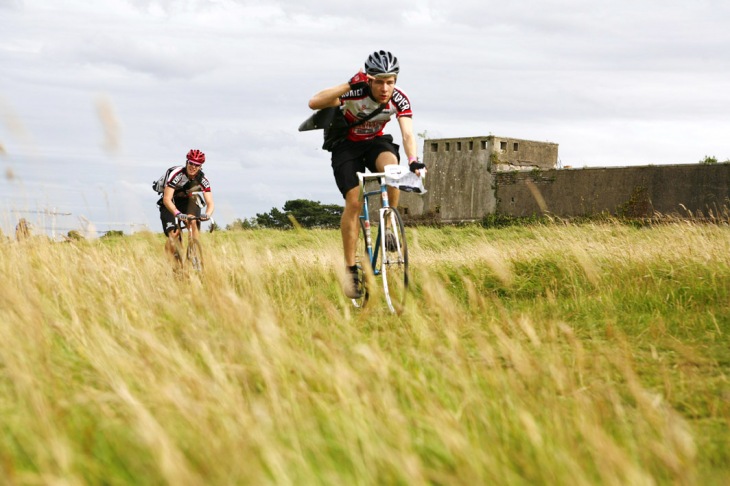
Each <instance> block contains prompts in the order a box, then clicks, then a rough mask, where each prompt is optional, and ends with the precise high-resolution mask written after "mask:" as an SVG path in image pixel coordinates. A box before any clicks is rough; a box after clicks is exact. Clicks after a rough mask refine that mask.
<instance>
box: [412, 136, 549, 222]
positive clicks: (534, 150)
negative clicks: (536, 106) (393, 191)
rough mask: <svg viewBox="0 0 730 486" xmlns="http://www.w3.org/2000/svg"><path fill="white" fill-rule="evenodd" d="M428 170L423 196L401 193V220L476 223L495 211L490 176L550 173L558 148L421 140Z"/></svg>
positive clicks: (511, 141) (493, 140) (494, 140)
mask: <svg viewBox="0 0 730 486" xmlns="http://www.w3.org/2000/svg"><path fill="white" fill-rule="evenodd" d="M423 155H424V157H423V159H424V163H425V164H426V166H427V167H428V175H427V180H426V187H427V189H428V192H427V193H426V194H425V195H423V196H420V195H412V194H401V201H400V205H399V206H400V208H401V213H402V214H403V216H404V219H407V220H408V219H427V220H437V221H442V222H453V221H462V220H475V219H481V218H483V217H484V216H485V215H486V214H491V213H494V212H495V211H496V208H497V200H496V197H495V188H494V177H493V172H494V173H496V172H497V171H499V170H506V169H512V168H515V167H517V168H522V169H524V168H554V167H555V166H556V163H557V158H558V145H557V144H554V143H545V142H535V141H531V140H522V139H515V138H506V137H497V136H494V135H489V136H485V137H464V138H450V139H429V140H425V141H424V147H423Z"/></svg>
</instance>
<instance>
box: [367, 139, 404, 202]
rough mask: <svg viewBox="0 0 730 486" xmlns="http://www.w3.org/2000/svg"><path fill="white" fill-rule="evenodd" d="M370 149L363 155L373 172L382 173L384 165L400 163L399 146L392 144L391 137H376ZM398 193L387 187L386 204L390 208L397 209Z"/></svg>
mask: <svg viewBox="0 0 730 486" xmlns="http://www.w3.org/2000/svg"><path fill="white" fill-rule="evenodd" d="M369 143H370V149H369V150H368V153H367V154H366V155H365V164H366V165H367V167H368V169H370V170H371V171H373V172H383V171H384V170H385V166H386V165H393V164H398V163H399V162H400V153H399V152H398V151H399V149H400V146H399V145H398V144H396V143H393V137H392V136H391V135H383V136H381V137H376V138H375V139H373V140H371V141H370V142H369ZM399 199H400V191H399V190H398V188H397V187H390V186H388V203H389V204H390V206H392V207H398V200H399Z"/></svg>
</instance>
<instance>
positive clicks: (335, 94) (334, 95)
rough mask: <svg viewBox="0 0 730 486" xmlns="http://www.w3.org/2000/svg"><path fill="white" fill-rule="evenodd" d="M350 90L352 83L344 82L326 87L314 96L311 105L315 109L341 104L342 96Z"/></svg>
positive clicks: (310, 101)
mask: <svg viewBox="0 0 730 486" xmlns="http://www.w3.org/2000/svg"><path fill="white" fill-rule="evenodd" d="M348 91H350V83H342V84H338V85H337V86H332V87H331V88H326V89H323V90H322V91H320V92H319V93H317V94H315V95H314V96H312V99H310V100H309V107H310V108H311V109H313V110H321V109H322V108H329V107H331V106H340V96H342V95H343V94H345V93H347V92H348Z"/></svg>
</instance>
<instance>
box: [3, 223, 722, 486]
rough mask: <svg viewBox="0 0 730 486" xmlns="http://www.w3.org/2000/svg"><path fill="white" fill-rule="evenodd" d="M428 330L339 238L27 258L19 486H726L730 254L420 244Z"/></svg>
mask: <svg viewBox="0 0 730 486" xmlns="http://www.w3.org/2000/svg"><path fill="white" fill-rule="evenodd" d="M408 232H409V238H410V241H409V244H410V251H411V265H412V268H411V270H412V281H413V283H414V289H413V294H412V296H411V297H412V298H411V299H410V300H409V305H408V309H407V312H406V313H405V314H404V315H403V316H400V317H397V316H393V315H390V314H389V313H388V312H387V308H386V306H385V304H384V302H383V300H382V296H381V295H377V293H376V295H374V296H373V298H372V300H371V303H370V305H369V307H368V308H366V309H365V310H362V311H357V310H356V309H354V308H352V307H351V305H350V303H349V301H348V300H346V299H345V298H344V297H343V296H342V293H341V290H340V283H339V282H340V280H339V279H340V278H341V276H342V275H341V249H340V239H339V233H338V232H336V231H297V232H294V231H290V232H278V231H266V230H260V231H243V232H225V233H213V234H205V235H203V245H204V250H205V256H206V274H205V278H204V279H202V280H201V279H198V278H191V279H182V280H181V279H175V278H173V275H172V272H171V270H170V269H169V268H168V265H167V261H166V260H165V258H164V256H163V254H162V246H163V241H164V240H163V237H162V235H157V234H155V235H153V234H137V235H134V236H132V237H124V238H118V239H109V240H98V241H94V242H83V241H82V242H76V243H48V242H44V241H26V242H22V243H14V242H13V243H6V244H3V245H2V252H0V272H1V274H2V275H3V279H2V281H1V283H0V475H2V477H3V478H5V481H7V482H8V483H9V484H56V483H57V484H174V485H181V484H470V485H471V484H601V483H603V484H667V483H679V484H727V483H728V482H729V481H730V466H729V464H730V434H729V433H728V431H729V429H728V421H729V419H730V383H728V371H729V370H730V338H729V334H730V256H729V255H730V252H729V250H730V230H729V229H728V228H724V227H718V226H710V225H708V226H703V225H692V224H681V223H680V224H676V225H667V226H658V227H654V228H646V229H636V228H630V227H626V226H621V225H619V224H611V223H606V224H602V225H582V226H535V227H516V228H507V229H501V230H485V229H482V228H478V227H465V228H441V229H434V228H409V230H408Z"/></svg>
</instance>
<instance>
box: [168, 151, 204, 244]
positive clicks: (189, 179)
mask: <svg viewBox="0 0 730 486" xmlns="http://www.w3.org/2000/svg"><path fill="white" fill-rule="evenodd" d="M204 163H205V154H204V153H203V152H201V151H200V150H196V149H192V150H190V151H189V152H188V154H187V157H186V161H185V165H181V166H174V167H170V169H168V171H167V174H166V177H165V180H164V182H163V188H162V197H161V198H160V199H159V201H157V206H158V207H159V208H160V220H161V221H162V229H163V231H164V232H165V235H167V238H168V240H167V242H166V244H165V250H166V251H167V252H168V253H169V254H170V255H174V252H175V245H174V243H173V242H174V240H175V239H177V238H179V237H180V231H179V230H178V227H177V225H176V224H175V220H176V219H177V220H180V221H186V220H187V217H188V215H191V216H199V217H200V219H201V220H202V221H207V220H208V219H210V217H211V215H212V214H213V210H214V209H215V203H214V202H213V193H212V192H211V190H210V182H209V181H208V178H207V177H205V174H204V173H203V170H202V166H203V164H204ZM195 192H202V193H203V197H202V201H201V198H200V197H199V196H198V195H197V194H193V193H195ZM203 203H204V204H203ZM203 205H204V206H205V212H201V206H203ZM193 223H194V224H193ZM188 224H191V226H190V229H191V231H192V232H193V236H194V237H197V236H198V231H199V229H200V226H199V223H198V222H197V221H195V222H189V223H188Z"/></svg>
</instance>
